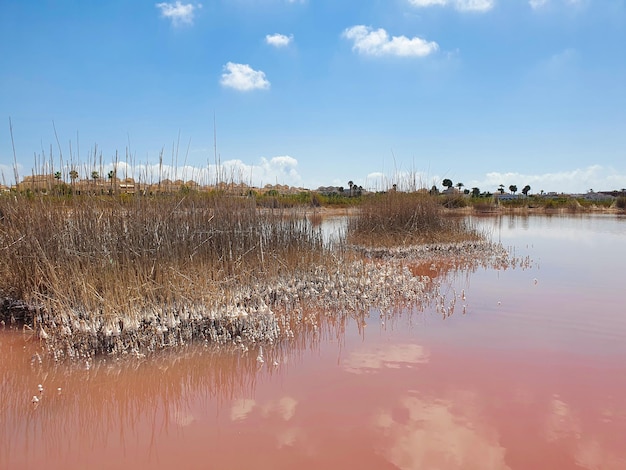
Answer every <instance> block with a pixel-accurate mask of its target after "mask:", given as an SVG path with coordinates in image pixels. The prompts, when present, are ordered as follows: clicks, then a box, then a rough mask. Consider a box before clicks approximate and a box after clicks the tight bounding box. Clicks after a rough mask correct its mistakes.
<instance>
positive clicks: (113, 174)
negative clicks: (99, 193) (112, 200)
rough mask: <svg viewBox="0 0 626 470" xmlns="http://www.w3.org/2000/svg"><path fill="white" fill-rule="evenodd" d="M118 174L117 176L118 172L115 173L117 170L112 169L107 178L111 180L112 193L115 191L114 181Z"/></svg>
mask: <svg viewBox="0 0 626 470" xmlns="http://www.w3.org/2000/svg"><path fill="white" fill-rule="evenodd" d="M116 176H117V175H116V173H115V170H111V171H109V173H108V174H107V178H108V179H109V182H110V183H111V189H110V192H111V194H112V193H113V182H114V181H115V179H116Z"/></svg>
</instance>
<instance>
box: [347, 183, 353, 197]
mask: <svg viewBox="0 0 626 470" xmlns="http://www.w3.org/2000/svg"><path fill="white" fill-rule="evenodd" d="M348 186H350V197H352V186H354V182H353V181H352V180H350V181H348Z"/></svg>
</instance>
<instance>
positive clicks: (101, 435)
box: [0, 216, 626, 470]
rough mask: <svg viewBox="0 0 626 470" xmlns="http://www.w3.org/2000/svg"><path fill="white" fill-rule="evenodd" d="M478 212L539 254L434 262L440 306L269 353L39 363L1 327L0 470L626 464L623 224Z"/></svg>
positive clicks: (522, 250) (343, 327)
mask: <svg viewBox="0 0 626 470" xmlns="http://www.w3.org/2000/svg"><path fill="white" fill-rule="evenodd" d="M480 223H481V224H484V225H485V226H489V227H492V228H491V230H492V234H493V236H494V238H495V239H498V238H499V239H501V240H502V242H503V244H504V245H505V246H512V247H515V254H516V255H517V256H518V257H520V258H526V257H527V258H528V259H530V260H531V265H530V267H517V268H515V269H507V270H500V271H496V270H492V269H479V270H476V271H475V272H470V273H457V274H450V275H448V277H445V276H439V277H437V278H436V280H437V282H441V283H442V291H443V292H444V293H447V298H448V299H449V298H452V297H455V298H457V307H456V309H455V313H454V314H453V315H452V316H450V317H447V318H446V319H445V320H444V319H443V317H442V316H441V315H440V314H438V313H437V312H436V311H435V309H434V307H433V308H430V309H426V310H425V311H415V312H403V313H401V314H397V315H394V316H393V317H391V318H385V319H384V321H381V319H380V317H379V312H378V311H372V312H371V315H370V317H369V318H368V319H366V322H367V326H365V327H363V326H362V325H361V324H360V322H359V325H357V323H356V322H355V321H353V320H347V321H345V322H340V321H339V322H335V323H326V324H324V325H322V327H321V328H320V330H319V331H318V332H315V333H314V332H311V333H309V334H307V335H303V336H300V337H298V338H296V339H294V340H293V342H292V343H291V344H286V345H281V346H280V347H276V348H273V349H270V348H264V359H265V363H264V364H263V365H262V366H259V365H258V363H257V361H256V357H257V354H258V351H257V350H256V349H254V348H251V349H250V351H249V352H248V354H247V355H243V354H242V353H241V352H239V351H235V350H233V351H230V352H228V351H227V352H221V353H217V352H215V351H212V350H211V349H210V348H205V347H202V346H198V347H190V348H187V349H184V350H177V351H172V352H169V353H167V354H162V355H159V356H158V357H155V358H149V359H141V360H140V359H133V360H124V361H112V360H110V359H109V360H106V361H93V362H90V363H89V364H85V363H81V364H74V365H62V364H59V365H53V364H49V363H48V362H47V361H45V360H44V361H43V363H42V364H41V365H40V364H39V363H38V360H37V359H35V363H34V364H31V357H32V354H33V352H34V351H35V350H36V349H37V347H38V345H37V344H36V342H33V341H31V340H30V339H29V336H28V335H27V334H26V335H24V334H22V333H21V332H9V331H0V357H1V362H0V379H1V387H2V388H1V389H0V392H1V394H0V397H1V401H0V469H31V468H32V469H42V468H45V469H122V468H151V469H161V468H163V469H166V468H167V469H169V468H176V467H178V468H191V469H205V468H229V469H230V468H234V469H239V468H241V469H247V468H259V469H263V468H272V469H283V468H284V469H287V468H289V469H291V468H301V469H307V468H310V469H313V468H315V469H317V468H364V469H392V468H401V469H481V470H489V469H624V468H626V445H624V444H625V443H626V440H625V437H624V436H626V360H625V359H626V308H625V307H624V301H623V297H624V295H625V293H624V290H623V274H622V273H623V269H624V266H623V263H624V261H625V260H626V220H625V219H617V218H615V217H610V218H607V217H589V216H585V217H566V218H561V217H552V218H546V217H531V218H525V219H522V218H513V217H512V218H508V217H505V218H501V219H486V220H481V221H480ZM620 279H621V280H620ZM463 292H464V293H465V299H462V298H461V296H462V293H463ZM462 304H463V305H465V306H466V313H465V314H463V313H462V309H461V305H462ZM273 361H277V362H278V365H277V366H274V365H272V363H273ZM38 384H42V386H43V388H44V392H43V393H42V394H41V395H40V394H39V391H38V388H37V386H38ZM59 387H60V388H61V390H60V391H58V390H57V389H58V388H59ZM34 395H35V396H38V397H40V401H39V403H38V404H36V405H34V404H33V403H31V400H32V397H33V396H34Z"/></svg>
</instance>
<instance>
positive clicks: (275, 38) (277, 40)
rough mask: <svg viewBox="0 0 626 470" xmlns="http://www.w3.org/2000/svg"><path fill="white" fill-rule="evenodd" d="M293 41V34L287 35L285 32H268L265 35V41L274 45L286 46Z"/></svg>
mask: <svg viewBox="0 0 626 470" xmlns="http://www.w3.org/2000/svg"><path fill="white" fill-rule="evenodd" d="M292 41H293V35H289V36H285V35H284V34H278V33H276V34H268V35H267V36H265V42H266V43H267V44H269V45H270V46H274V47H286V46H288V45H289V44H291V42H292Z"/></svg>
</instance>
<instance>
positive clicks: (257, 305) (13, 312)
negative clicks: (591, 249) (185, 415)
mask: <svg viewBox="0 0 626 470" xmlns="http://www.w3.org/2000/svg"><path fill="white" fill-rule="evenodd" d="M266 197H268V198H272V197H274V198H276V200H275V203H274V202H273V203H271V204H259V203H258V202H259V200H258V199H257V198H256V197H250V195H244V196H233V195H228V194H224V193H220V192H207V193H204V192H195V191H185V192H177V193H171V194H167V193H165V194H156V195H152V196H145V195H133V194H118V195H115V194H109V195H106V194H104V195H103V194H99V195H94V194H84V195H50V194H47V195H46V194H34V193H28V194H9V195H4V196H0V250H1V252H2V256H1V257H0V311H1V312H0V313H2V314H3V319H4V321H5V322H9V323H11V322H13V323H15V322H18V323H23V324H24V325H25V327H26V328H28V329H31V330H32V332H33V334H34V335H37V336H38V337H39V338H40V339H41V340H42V341H43V342H44V344H45V345H46V347H47V348H48V351H49V352H50V353H51V354H52V355H53V356H54V357H55V358H56V359H62V358H66V357H70V358H80V357H90V356H92V355H94V354H134V355H136V354H143V353H146V352H151V351H155V350H158V349H162V348H166V347H171V346H176V345H181V344H185V343H188V342H190V341H194V340H204V341H209V342H214V343H223V342H230V343H232V342H235V343H238V344H245V343H249V342H256V341H263V342H267V341H269V342H273V341H276V340H279V339H281V338H285V337H287V338H288V337H289V336H290V335H293V331H294V328H297V327H298V325H301V324H305V323H307V322H308V323H309V324H315V321H316V320H315V315H316V314H314V313H311V312H313V311H317V312H320V311H325V310H328V309H331V310H332V311H333V312H347V311H368V309H369V308H371V307H372V306H383V305H384V306H386V307H388V308H391V305H392V303H393V302H395V301H396V300H397V301H400V302H403V301H406V302H414V301H416V300H417V299H418V298H419V297H420V296H421V295H423V294H424V292H425V290H426V287H425V284H424V283H422V281H421V279H420V278H419V277H415V276H413V275H412V274H411V273H410V272H409V271H408V269H407V268H406V266H404V265H403V264H402V263H398V264H393V263H387V264H385V265H384V266H380V265H377V264H375V263H372V262H368V261H367V260H365V259H363V258H362V257H361V254H360V253H359V252H358V251H356V250H349V249H348V248H347V246H346V245H345V244H344V243H339V244H337V243H334V244H333V245H331V244H328V243H325V242H324V239H323V235H322V232H321V230H320V229H319V227H317V228H316V223H315V221H313V222H311V221H310V220H309V219H310V218H315V217H307V215H306V214H304V213H303V211H301V210H294V209H292V208H291V206H292V204H283V203H282V202H283V200H282V199H281V198H280V196H277V195H268V196H266ZM300 197H301V198H302V200H301V204H304V205H305V206H306V207H309V208H311V207H312V206H313V207H315V205H316V204H315V202H314V201H313V200H312V196H311V195H307V197H306V198H305V197H304V196H300ZM264 200H265V199H261V201H264ZM285 206H287V207H285ZM441 210H442V209H441V206H440V205H439V204H438V203H437V201H436V199H434V198H432V197H430V196H426V197H422V196H419V197H417V198H416V197H415V196H414V195H408V194H402V193H395V192H390V193H387V194H379V195H374V196H372V197H368V198H365V197H363V199H362V200H361V212H360V214H361V215H359V216H357V217H356V218H355V219H354V220H355V221H356V222H354V223H352V222H351V224H350V227H349V231H348V233H349V237H350V239H351V242H352V243H355V242H357V241H367V242H369V243H372V244H381V243H382V244H394V243H401V244H404V245H406V244H409V243H424V242H434V241H443V240H447V241H451V240H460V239H461V238H462V237H463V236H466V237H467V236H470V237H475V234H474V233H472V232H471V231H470V232H466V233H465V235H464V233H463V230H465V229H466V227H465V226H464V225H463V223H462V222H461V221H460V219H448V218H447V217H445V216H444V215H443V214H442V212H441ZM309 212H310V211H309ZM309 215H310V214H309ZM378 215H384V216H383V217H382V218H380V217H377V216H378ZM366 293H367V295H366ZM391 293H393V294H391Z"/></svg>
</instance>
